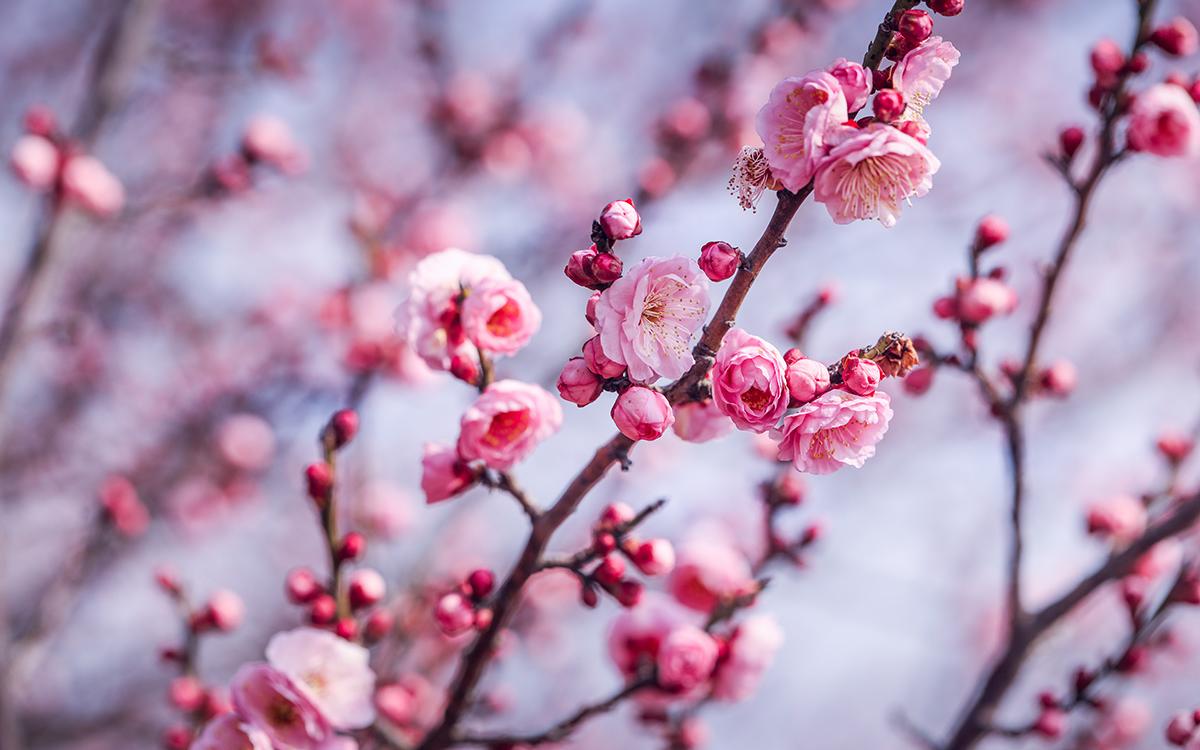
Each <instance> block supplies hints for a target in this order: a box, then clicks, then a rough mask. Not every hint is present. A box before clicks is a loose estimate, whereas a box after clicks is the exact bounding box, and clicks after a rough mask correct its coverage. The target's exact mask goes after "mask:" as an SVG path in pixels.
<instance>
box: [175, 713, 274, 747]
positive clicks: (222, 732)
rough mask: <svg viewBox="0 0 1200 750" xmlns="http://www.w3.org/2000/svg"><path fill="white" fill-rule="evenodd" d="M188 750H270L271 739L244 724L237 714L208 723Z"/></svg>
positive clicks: (258, 730) (219, 717)
mask: <svg viewBox="0 0 1200 750" xmlns="http://www.w3.org/2000/svg"><path fill="white" fill-rule="evenodd" d="M189 750H272V748H271V738H270V737H268V736H267V735H266V733H265V732H263V731H262V730H261V729H257V728H255V727H254V726H253V725H250V724H246V723H244V722H243V720H242V718H241V717H240V716H238V715H237V714H232V713H228V714H224V715H222V716H218V717H217V718H215V719H213V720H212V721H210V722H208V724H207V725H205V727H204V731H203V732H201V733H200V736H199V737H197V738H196V740H195V741H194V742H192V744H191V747H190V748H189Z"/></svg>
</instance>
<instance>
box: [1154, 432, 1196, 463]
mask: <svg viewBox="0 0 1200 750" xmlns="http://www.w3.org/2000/svg"><path fill="white" fill-rule="evenodd" d="M1155 447H1157V448H1158V452H1159V453H1160V454H1162V457H1163V458H1165V459H1167V461H1169V462H1170V463H1172V464H1179V463H1183V461H1184V459H1186V458H1187V457H1188V456H1189V455H1190V454H1191V452H1192V450H1193V449H1194V448H1195V447H1196V443H1195V441H1193V440H1192V439H1191V438H1189V437H1188V436H1187V435H1181V434H1179V433H1163V434H1162V435H1159V437H1158V440H1157V441H1156V442H1155Z"/></svg>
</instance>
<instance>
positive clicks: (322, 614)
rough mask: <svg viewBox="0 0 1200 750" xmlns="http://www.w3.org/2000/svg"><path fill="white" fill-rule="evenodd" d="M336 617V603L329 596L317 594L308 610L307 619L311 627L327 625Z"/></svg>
mask: <svg viewBox="0 0 1200 750" xmlns="http://www.w3.org/2000/svg"><path fill="white" fill-rule="evenodd" d="M335 617H337V602H336V601H334V598H333V597H332V596H330V595H329V594H319V595H317V598H316V599H313V601H312V604H310V605H309V608H308V619H309V622H311V623H312V624H313V625H328V624H329V623H331V622H333V620H334V618H335Z"/></svg>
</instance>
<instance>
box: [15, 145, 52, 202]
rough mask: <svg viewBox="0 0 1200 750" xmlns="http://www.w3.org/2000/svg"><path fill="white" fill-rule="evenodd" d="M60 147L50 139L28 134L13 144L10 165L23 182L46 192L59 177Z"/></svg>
mask: <svg viewBox="0 0 1200 750" xmlns="http://www.w3.org/2000/svg"><path fill="white" fill-rule="evenodd" d="M58 163H59V156H58V147H56V146H55V145H54V143H53V142H52V141H51V140H50V139H49V138H43V137H42V136H40V135H32V134H26V135H23V136H21V137H20V138H18V139H17V142H16V143H15V144H13V148H12V154H11V155H10V157H9V164H10V165H11V166H12V170H13V172H14V173H15V174H16V175H17V178H18V179H20V180H21V182H23V183H25V184H26V185H28V186H29V187H31V188H33V189H35V190H45V189H46V188H48V187H50V186H51V185H53V184H54V178H55V177H57V176H58Z"/></svg>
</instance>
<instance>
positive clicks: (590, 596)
mask: <svg viewBox="0 0 1200 750" xmlns="http://www.w3.org/2000/svg"><path fill="white" fill-rule="evenodd" d="M579 600H580V601H581V602H583V606H585V607H587V608H588V609H595V607H596V605H597V604H599V603H600V595H599V594H597V593H596V589H595V588H593V587H592V586H591V585H589V584H584V586H583V588H582V589H580V590H579Z"/></svg>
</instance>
